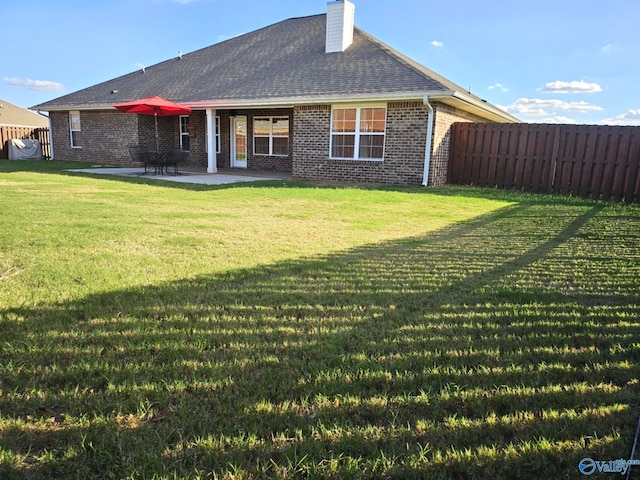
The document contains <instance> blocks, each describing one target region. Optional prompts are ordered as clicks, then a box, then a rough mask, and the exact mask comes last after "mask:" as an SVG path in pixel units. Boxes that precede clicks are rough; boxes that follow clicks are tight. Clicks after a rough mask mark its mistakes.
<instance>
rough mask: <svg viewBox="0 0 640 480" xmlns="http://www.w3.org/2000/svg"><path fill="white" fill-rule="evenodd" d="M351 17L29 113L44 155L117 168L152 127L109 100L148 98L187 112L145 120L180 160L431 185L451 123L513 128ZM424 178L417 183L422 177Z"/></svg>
mask: <svg viewBox="0 0 640 480" xmlns="http://www.w3.org/2000/svg"><path fill="white" fill-rule="evenodd" d="M354 10H355V7H354V5H353V4H352V3H350V2H349V1H347V0H340V1H335V2H330V3H329V4H328V11H327V14H323V15H316V16H310V17H303V18H292V19H289V20H285V21H283V22H280V23H276V24H274V25H271V26H268V27H265V28H263V29H260V30H257V31H255V32H252V33H248V34H246V35H242V36H240V37H236V38H232V39H230V40H227V41H225V42H222V43H219V44H216V45H213V46H210V47H207V48H204V49H202V50H198V51H195V52H192V53H190V54H187V55H179V56H178V57H177V58H173V59H171V60H167V61H165V62H163V63H160V64H157V65H154V66H152V67H147V68H145V69H142V70H140V71H137V72H134V73H131V74H129V75H125V76H122V77H119V78H116V79H113V80H109V81H106V82H104V83H101V84H99V85H94V86H92V87H89V88H87V89H84V90H81V91H78V92H76V93H72V94H70V95H66V96H64V97H61V98H58V99H56V100H52V101H50V102H46V103H44V104H41V105H37V106H35V107H33V108H34V109H38V110H43V111H48V112H49V113H50V117H51V122H52V134H53V143H54V148H55V152H56V156H57V157H58V158H61V159H65V160H79V161H87V162H92V163H95V162H96V161H101V162H109V163H122V164H124V163H127V162H129V161H130V159H129V156H128V151H127V146H128V145H130V144H142V143H144V144H147V145H155V130H154V122H153V117H145V116H140V115H131V114H123V113H120V112H118V111H117V110H116V109H114V108H113V105H114V104H116V103H119V102H125V101H129V100H135V99H138V98H144V97H148V96H151V95H158V96H161V97H163V98H166V99H168V100H172V101H174V102H179V103H183V104H186V105H188V106H190V107H191V108H192V109H193V112H192V114H191V115H190V116H185V117H161V118H158V125H159V128H160V137H161V138H160V140H161V147H162V148H165V149H168V148H175V147H179V148H182V149H183V150H189V151H190V163H191V164H192V165H194V166H201V167H207V171H208V172H212V173H213V172H215V171H217V169H218V168H248V169H254V170H274V171H285V172H291V173H292V174H293V176H294V177H300V178H308V179H319V180H330V181H355V182H374V183H391V184H423V185H424V184H426V183H427V181H428V184H430V185H441V184H443V183H445V182H446V179H447V163H448V157H449V135H450V133H449V132H450V127H451V125H452V123H454V122H457V121H470V122H473V121H482V122H487V121H489V122H517V121H518V120H517V119H515V118H514V117H512V116H511V115H509V114H507V113H505V112H504V111H502V110H500V109H499V108H497V107H495V106H493V105H491V104H489V103H487V102H486V101H484V100H482V99H480V98H478V97H476V96H475V95H471V94H470V93H468V92H466V91H465V90H464V89H462V88H461V87H459V86H458V85H456V84H454V83H452V82H450V81H449V80H447V79H445V78H443V77H442V76H440V75H438V74H436V73H434V72H432V71H431V70H429V69H427V68H425V67H423V66H422V65H419V64H418V63H416V62H414V61H413V60H411V59H409V58H407V57H406V56H404V55H402V54H401V53H399V52H397V51H395V50H393V49H392V48H390V47H389V46H387V45H385V44H383V43H382V42H380V41H379V40H377V39H376V38H374V37H372V36H370V35H369V34H367V33H365V32H363V31H362V30H360V29H358V28H355V27H354ZM425 171H428V175H425Z"/></svg>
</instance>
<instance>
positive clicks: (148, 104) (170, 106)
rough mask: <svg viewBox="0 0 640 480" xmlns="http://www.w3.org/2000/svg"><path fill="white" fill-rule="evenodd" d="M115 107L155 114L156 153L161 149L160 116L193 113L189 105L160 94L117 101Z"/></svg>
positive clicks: (126, 110)
mask: <svg viewBox="0 0 640 480" xmlns="http://www.w3.org/2000/svg"><path fill="white" fill-rule="evenodd" d="M114 107H115V108H117V109H118V110H120V111H121V112H123V113H138V114H140V115H153V116H154V117H155V120H156V153H158V151H159V146H158V117H170V116H174V115H188V114H190V113H191V109H190V108H189V107H185V106H184V105H180V104H179V103H175V102H171V101H169V100H165V99H164V98H161V97H158V96H152V97H148V98H141V99H140V100H133V101H131V102H124V103H117V104H115V105H114Z"/></svg>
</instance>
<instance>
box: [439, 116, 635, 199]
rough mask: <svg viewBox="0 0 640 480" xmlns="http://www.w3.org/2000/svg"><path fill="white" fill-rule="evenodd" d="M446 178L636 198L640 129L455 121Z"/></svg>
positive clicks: (587, 195) (595, 196)
mask: <svg viewBox="0 0 640 480" xmlns="http://www.w3.org/2000/svg"><path fill="white" fill-rule="evenodd" d="M450 152H451V153H450V159H449V182H450V183H454V184H463V185H469V184H472V185H477V186H481V187H497V188H504V189H517V190H523V191H527V192H541V193H559V194H564V195H574V196H580V197H584V198H593V199H599V198H601V199H604V200H609V199H611V200H615V201H620V200H624V201H626V202H640V165H639V163H640V127H611V126H597V125H549V124H528V123H517V124H498V123H456V124H454V126H453V131H452V139H451V151H450Z"/></svg>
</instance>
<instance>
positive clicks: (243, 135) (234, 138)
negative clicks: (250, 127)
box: [231, 116, 247, 168]
mask: <svg viewBox="0 0 640 480" xmlns="http://www.w3.org/2000/svg"><path fill="white" fill-rule="evenodd" d="M231 166H232V167H234V168H247V117H244V116H242V117H232V118H231Z"/></svg>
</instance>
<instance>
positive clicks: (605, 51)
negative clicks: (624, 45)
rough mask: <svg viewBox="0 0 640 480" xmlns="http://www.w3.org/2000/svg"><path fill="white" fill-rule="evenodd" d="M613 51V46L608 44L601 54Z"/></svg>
mask: <svg viewBox="0 0 640 480" xmlns="http://www.w3.org/2000/svg"><path fill="white" fill-rule="evenodd" d="M612 51H613V45H611V44H610V43H608V44H606V45H605V46H604V47H602V48H601V49H600V53H611V52H612Z"/></svg>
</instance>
